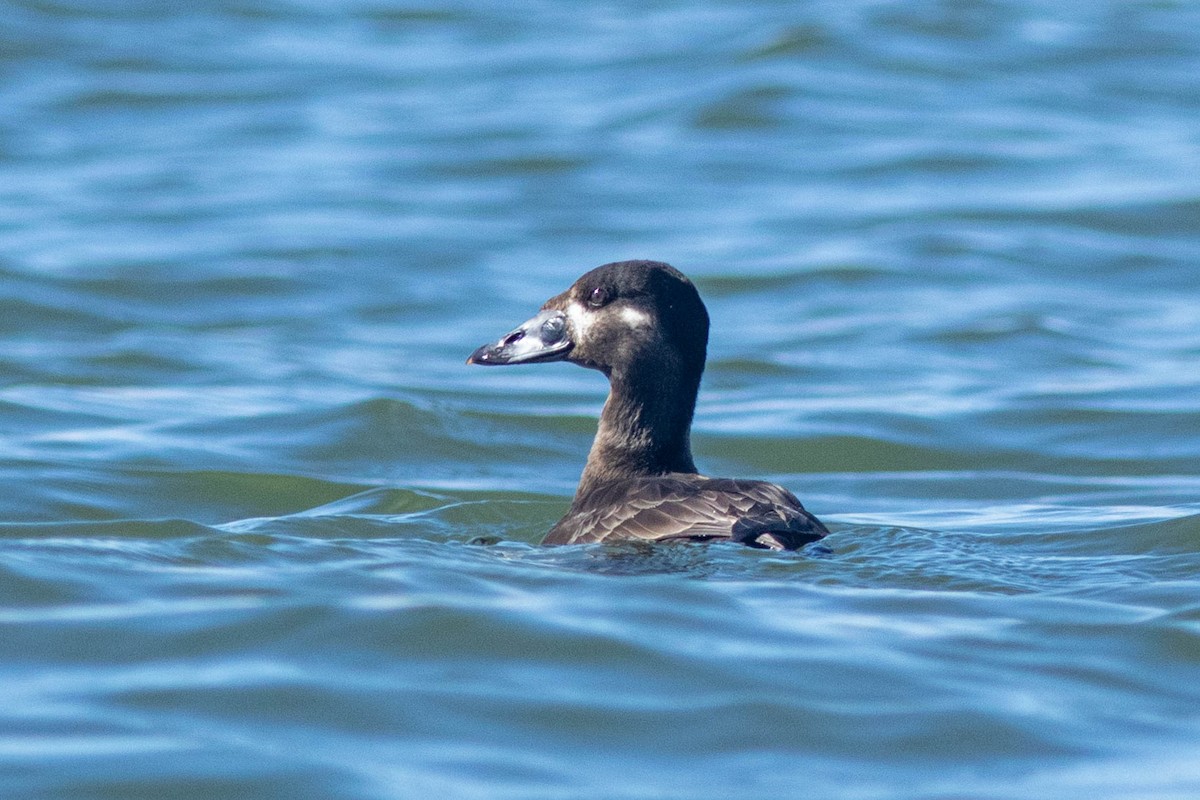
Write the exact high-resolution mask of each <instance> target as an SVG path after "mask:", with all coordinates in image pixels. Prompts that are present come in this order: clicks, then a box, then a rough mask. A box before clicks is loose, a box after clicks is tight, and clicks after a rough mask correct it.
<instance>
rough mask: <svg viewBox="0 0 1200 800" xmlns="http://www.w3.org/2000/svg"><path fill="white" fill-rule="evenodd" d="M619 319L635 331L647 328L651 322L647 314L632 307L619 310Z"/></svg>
mask: <svg viewBox="0 0 1200 800" xmlns="http://www.w3.org/2000/svg"><path fill="white" fill-rule="evenodd" d="M621 319H622V320H623V321H624V322H625V324H626V325H628V326H629V327H631V328H633V329H635V330H636V329H638V328H649V327H650V322H651V320H650V315H649V314H647V313H646V312H645V311H642V310H641V309H640V308H634V307H633V306H625V307H624V308H622V309H621Z"/></svg>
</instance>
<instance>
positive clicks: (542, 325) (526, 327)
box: [467, 310, 574, 366]
mask: <svg viewBox="0 0 1200 800" xmlns="http://www.w3.org/2000/svg"><path fill="white" fill-rule="evenodd" d="M573 345H574V342H572V341H571V337H570V335H569V334H568V333H567V318H566V316H565V315H564V314H563V313H562V312H561V311H553V310H546V311H543V312H541V313H540V314H538V315H537V316H536V317H534V318H533V319H531V320H529V321H528V322H526V323H524V324H523V325H521V326H520V327H519V328H517V329H516V330H514V331H512V332H511V333H508V334H505V335H504V336H503V337H501V339H500V340H499V341H497V342H493V343H491V344H485V345H484V346H483V347H480V348H479V349H478V350H476V351H475V352H474V353H471V355H470V357H469V358H468V359H467V363H468V364H484V365H488V366H500V365H503V364H536V363H540V362H543V361H560V360H562V359H564V358H566V357H567V353H569V352H571V347H572V346H573Z"/></svg>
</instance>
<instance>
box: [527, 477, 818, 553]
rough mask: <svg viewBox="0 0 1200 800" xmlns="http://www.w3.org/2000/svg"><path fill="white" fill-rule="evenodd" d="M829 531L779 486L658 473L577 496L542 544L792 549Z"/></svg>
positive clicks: (618, 482) (761, 482) (789, 493)
mask: <svg viewBox="0 0 1200 800" xmlns="http://www.w3.org/2000/svg"><path fill="white" fill-rule="evenodd" d="M826 533H828V530H827V529H826V528H825V526H824V525H822V524H821V522H820V521H819V520H817V518H816V517H814V516H813V515H811V514H809V513H808V512H807V511H806V510H805V509H804V506H803V505H801V503H800V501H799V500H797V499H796V496H795V495H793V494H792V493H791V492H789V491H788V490H786V489H784V488H783V487H782V486H777V485H775V484H773V483H767V482H765V481H749V480H738V479H734V478H699V477H698V476H695V475H686V476H684V475H662V476H654V477H646V478H634V479H630V480H624V481H614V482H612V483H609V484H605V485H603V486H600V487H598V488H597V489H594V490H593V491H591V492H589V493H588V494H587V495H585V496H584V497H580V498H577V499H576V502H575V503H574V504H573V505H572V507H571V510H570V511H568V512H567V515H566V516H565V517H563V518H562V520H560V521H559V522H558V524H557V525H555V526H554V527H553V528H552V529H551V530H550V533H548V534H547V535H546V538H545V540H544V543H545V544H579V543H585V542H603V541H628V540H640V541H666V540H673V539H697V540H706V539H729V540H733V541H738V542H742V543H744V544H747V545H750V546H751V547H771V548H773V549H779V548H783V549H795V548H797V547H800V546H802V545H804V544H807V543H808V542H814V541H816V540H818V539H820V538H821V537H823V536H824V535H825V534H826Z"/></svg>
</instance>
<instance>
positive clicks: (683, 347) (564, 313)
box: [467, 260, 829, 550]
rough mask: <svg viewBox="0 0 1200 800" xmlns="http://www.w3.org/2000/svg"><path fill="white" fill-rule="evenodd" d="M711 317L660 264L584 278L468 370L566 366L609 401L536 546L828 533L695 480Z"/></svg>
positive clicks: (795, 545)
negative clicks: (695, 440) (578, 471)
mask: <svg viewBox="0 0 1200 800" xmlns="http://www.w3.org/2000/svg"><path fill="white" fill-rule="evenodd" d="M708 333H709V317H708V310H707V309H706V308H705V305H704V302H703V301H702V300H701V299H700V293H699V292H698V291H697V290H696V287H695V285H694V284H693V283H692V282H691V281H690V280H689V279H688V278H687V277H686V276H685V275H684V274H683V273H682V272H680V271H679V270H677V269H675V268H674V267H672V266H671V265H670V264H666V263H663V262H661V261H647V260H635V261H617V262H613V263H610V264H604V265H602V266H599V267H596V268H595V269H593V270H591V271H589V272H586V273H584V274H583V275H582V276H581V277H580V278H579V279H578V280H576V281H575V282H574V283H573V284H572V285H571V287H570V288H569V289H567V290H566V291H565V292H563V293H561V294H558V295H555V296H554V297H552V298H550V299H549V300H547V301H546V302H545V303H544V304H543V305H542V307H541V310H540V311H539V312H538V313H537V314H536V315H534V316H533V317H532V318H530V319H529V320H527V321H526V322H524V323H522V324H521V325H519V326H517V327H516V328H514V329H513V330H512V331H510V332H509V333H507V334H505V335H504V336H502V337H500V338H499V339H497V340H496V341H494V342H491V343H489V344H485V345H482V346H481V347H479V348H477V349H476V350H475V351H474V352H473V353H471V355H470V356H469V357H468V358H467V363H468V364H477V365H483V366H512V365H519V364H544V363H549V362H556V361H566V362H570V363H573V364H577V365H579V366H582V367H587V368H589V369H594V370H598V371H599V372H601V373H603V374H604V376H605V377H607V378H608V382H609V392H608V398H607V399H606V400H605V402H604V407H603V409H602V410H601V412H600V420H599V424H598V426H597V430H596V436H595V439H594V441H593V442H592V446H591V450H590V452H589V453H588V457H587V462H586V464H585V465H584V468H583V473H582V475H581V476H580V479H579V486H578V488H577V489H576V492H575V496H574V498H573V500H572V501H571V506H570V508H569V509H568V510H567V513H566V514H565V515H564V516H563V518H562V519H561V520H559V521H558V522H557V523H556V524H555V525H554V527H552V528H551V529H550V531H549V532H548V533H547V534H546V536H545V538H544V539H543V540H542V543H543V544H545V545H564V544H585V543H596V542H602V543H616V542H669V541H681V540H682V541H692V542H712V541H729V542H736V543H740V544H743V545H747V546H749V547H753V548H759V549H771V550H796V549H799V548H800V547H803V546H804V545H806V544H809V543H811V542H815V541H818V540H820V539H821V538H823V537H824V536H825V535H826V534H828V533H829V530H828V529H827V528H826V527H825V525H824V524H823V523H822V522H821V521H820V520H818V519H817V518H816V517H815V516H814V515H813V514H811V513H809V512H808V511H807V510H806V509H805V508H804V506H803V505H802V504H801V503H800V501H799V500H798V499H797V498H796V496H795V495H794V494H792V493H791V492H790V491H788V490H787V489H785V488H783V487H782V486H779V485H777V484H774V483H770V482H768V481H762V480H750V479H742V478H714V477H709V476H706V475H702V474H700V473H699V471H698V470H697V469H696V463H695V461H694V459H693V458H692V448H691V427H692V418H693V416H694V414H695V408H696V398H697V395H698V393H699V389H700V379H701V376H702V375H703V373H704V365H705V359H706V356H707V349H708Z"/></svg>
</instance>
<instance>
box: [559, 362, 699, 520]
mask: <svg viewBox="0 0 1200 800" xmlns="http://www.w3.org/2000/svg"><path fill="white" fill-rule="evenodd" d="M609 383H610V386H609V392H608V400H606V401H605V403H604V410H603V411H602V412H600V426H599V428H598V429H597V431H596V440H595V441H594V442H592V450H591V452H590V453H589V454H588V460H587V466H586V467H584V470H583V476H582V477H581V478H580V480H579V489H578V491H577V492H576V495H575V496H576V497H577V498H578V497H582V496H583V495H584V494H586V493H587V492H588V491H590V490H591V489H593V488H595V487H596V486H598V485H600V484H603V483H607V482H609V481H613V480H619V479H623V478H636V477H644V476H648V475H662V474H665V473H668V472H686V473H694V472H695V471H696V464H695V462H694V461H693V460H692V447H691V441H690V435H689V434H690V431H691V427H692V414H693V413H694V411H695V408H696V393H697V391H698V390H699V387H700V371H699V370H697V371H694V374H692V375H688V374H686V371H685V370H683V369H681V367H680V365H679V364H662V363H659V364H653V365H644V366H643V367H642V369H641V371H640V372H638V373H631V372H629V371H614V372H613V373H612V374H611V375H610V376H609Z"/></svg>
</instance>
